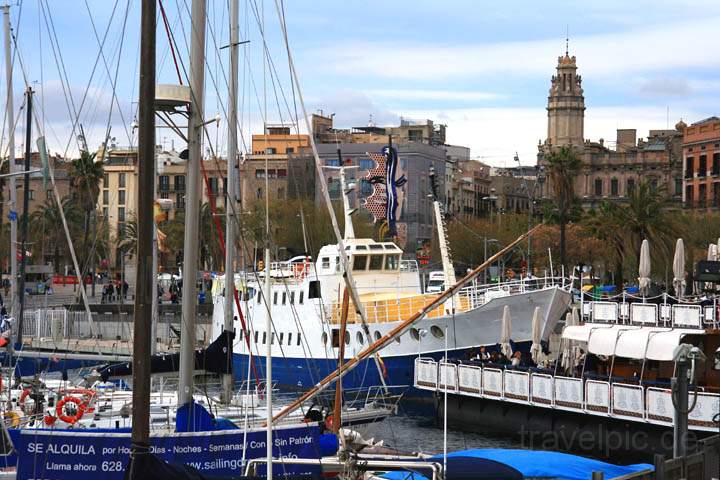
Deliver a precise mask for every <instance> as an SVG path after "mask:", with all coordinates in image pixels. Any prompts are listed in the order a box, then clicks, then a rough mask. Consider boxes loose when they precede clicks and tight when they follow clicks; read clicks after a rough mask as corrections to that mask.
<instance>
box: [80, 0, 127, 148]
mask: <svg viewBox="0 0 720 480" xmlns="http://www.w3.org/2000/svg"><path fill="white" fill-rule="evenodd" d="M85 9H86V10H87V12H88V16H89V17H90V24H91V25H92V29H93V33H94V35H95V41H96V42H97V43H98V47H99V48H100V55H101V57H102V61H103V66H104V67H105V72H106V74H107V76H108V78H109V79H110V86H111V87H112V99H111V100H110V115H112V103H113V101H114V102H115V103H116V105H117V108H118V112H119V113H120V120H121V122H122V125H123V128H124V129H125V134H126V135H127V138H128V143H131V139H130V132H129V131H128V129H127V122H126V121H125V116H124V115H123V111H122V108H120V101H119V100H118V97H117V76H118V71H119V69H120V68H119V67H120V58H121V55H122V49H123V44H124V38H125V30H126V26H127V19H128V15H129V10H130V0H128V1H127V3H126V5H125V17H124V18H123V27H122V31H121V32H120V50H119V52H118V57H117V67H116V68H115V79H114V80H113V79H111V75H110V67H109V66H108V62H107V59H106V58H105V52H104V51H103V48H102V46H101V45H100V37H99V35H98V31H97V28H96V26H95V20H94V18H93V15H92V12H91V11H90V5H88V2H87V0H85ZM109 122H110V120H109V119H108V123H109Z"/></svg>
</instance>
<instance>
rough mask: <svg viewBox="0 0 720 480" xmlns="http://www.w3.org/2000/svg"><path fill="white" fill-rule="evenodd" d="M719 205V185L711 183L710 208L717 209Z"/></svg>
mask: <svg viewBox="0 0 720 480" xmlns="http://www.w3.org/2000/svg"><path fill="white" fill-rule="evenodd" d="M719 205H720V183H718V182H715V183H713V198H712V206H713V207H717V206H719Z"/></svg>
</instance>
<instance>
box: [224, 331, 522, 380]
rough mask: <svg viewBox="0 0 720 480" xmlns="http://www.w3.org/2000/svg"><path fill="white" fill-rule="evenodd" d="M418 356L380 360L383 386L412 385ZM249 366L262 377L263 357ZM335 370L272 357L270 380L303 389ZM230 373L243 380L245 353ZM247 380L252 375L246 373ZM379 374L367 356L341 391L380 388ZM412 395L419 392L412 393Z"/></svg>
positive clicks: (459, 353) (458, 353)
mask: <svg viewBox="0 0 720 480" xmlns="http://www.w3.org/2000/svg"><path fill="white" fill-rule="evenodd" d="M512 346H513V350H520V351H522V352H527V351H529V350H530V342H519V343H512ZM497 349H499V347H498V346H493V347H488V351H493V350H497ZM468 350H470V349H455V350H448V358H451V359H452V358H461V359H462V358H466V356H467V354H468ZM421 356H422V357H423V358H433V359H434V360H440V359H441V358H442V357H443V356H444V352H433V353H423V354H421ZM417 358H418V355H403V356H393V357H382V360H383V363H384V365H385V371H386V372H387V374H386V376H385V383H386V384H387V385H396V386H400V385H405V386H412V385H413V383H414V373H415V359H417ZM253 363H254V367H255V370H256V371H257V374H258V377H259V378H261V379H264V378H265V357H256V356H255V357H253ZM336 369H337V360H332V359H325V358H314V359H311V358H283V357H273V360H272V377H273V382H274V383H277V384H278V386H279V387H280V388H281V389H289V390H298V389H300V390H307V389H308V388H310V387H312V386H314V385H315V384H317V383H318V382H319V381H320V380H322V379H323V378H325V377H326V376H328V375H329V374H330V373H332V372H334V371H335V370H336ZM233 372H234V373H235V377H236V378H237V379H238V380H240V381H243V380H247V375H248V356H247V355H245V354H240V353H234V354H233ZM250 375H251V378H254V374H253V373H252V371H251V373H250ZM381 384H382V382H381V380H380V373H379V372H378V369H377V366H376V365H375V360H374V359H373V358H372V357H371V358H369V359H366V360H363V361H361V362H360V364H359V365H358V366H357V367H355V368H354V369H353V370H352V371H351V372H350V373H348V374H346V375H345V376H344V377H343V388H346V389H349V388H353V389H354V388H357V389H360V388H365V389H366V388H368V387H373V386H378V385H381ZM416 392H419V390H418V391H416Z"/></svg>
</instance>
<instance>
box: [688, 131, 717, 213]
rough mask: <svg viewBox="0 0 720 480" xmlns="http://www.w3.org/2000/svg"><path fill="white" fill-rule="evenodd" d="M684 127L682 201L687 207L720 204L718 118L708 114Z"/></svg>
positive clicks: (712, 206) (701, 207) (703, 207)
mask: <svg viewBox="0 0 720 480" xmlns="http://www.w3.org/2000/svg"><path fill="white" fill-rule="evenodd" d="M678 128H679V129H682V131H683V144H682V150H683V153H682V155H683V184H684V189H683V202H684V205H685V207H686V208H695V209H708V208H713V209H715V208H718V207H720V118H718V117H710V118H707V119H705V120H701V121H699V122H696V123H693V124H692V125H690V126H687V125H685V124H684V123H683V122H681V123H679V124H678Z"/></svg>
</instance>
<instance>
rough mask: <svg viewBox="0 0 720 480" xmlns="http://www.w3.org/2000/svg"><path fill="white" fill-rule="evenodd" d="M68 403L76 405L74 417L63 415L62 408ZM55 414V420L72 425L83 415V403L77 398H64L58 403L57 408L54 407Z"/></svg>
mask: <svg viewBox="0 0 720 480" xmlns="http://www.w3.org/2000/svg"><path fill="white" fill-rule="evenodd" d="M68 402H70V403H74V404H75V405H77V413H76V414H75V415H67V414H66V413H65V408H64V407H65V404H67V403H68ZM55 413H56V414H57V418H59V419H60V420H62V421H63V422H65V423H69V424H70V425H74V424H76V423H77V422H79V421H80V419H81V418H82V417H83V415H84V414H85V402H84V401H83V400H81V399H79V398H77V397H64V398H63V399H62V400H60V401H59V402H58V404H57V406H56V407H55Z"/></svg>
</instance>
